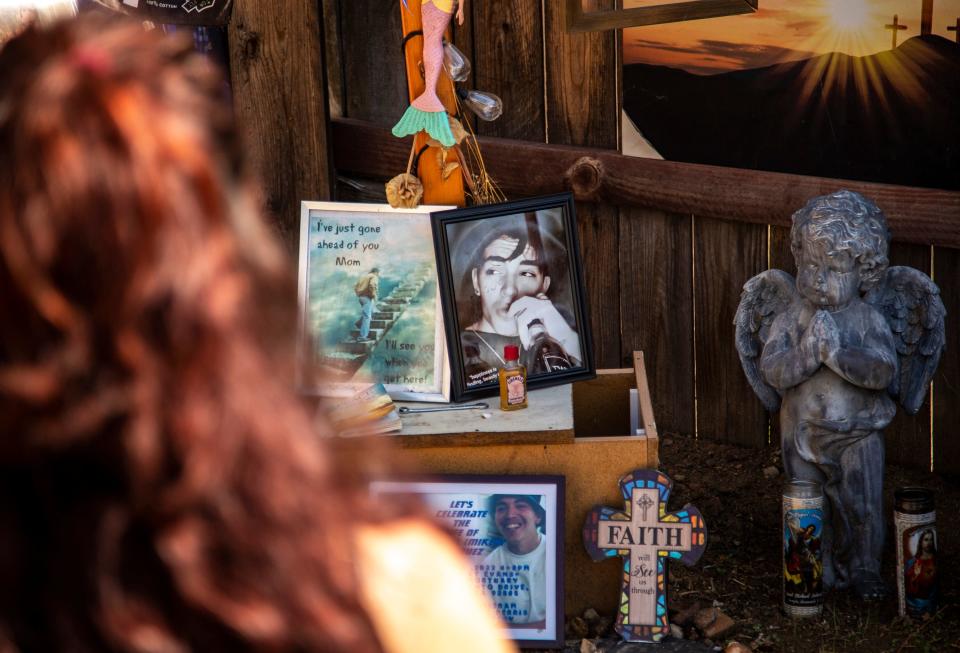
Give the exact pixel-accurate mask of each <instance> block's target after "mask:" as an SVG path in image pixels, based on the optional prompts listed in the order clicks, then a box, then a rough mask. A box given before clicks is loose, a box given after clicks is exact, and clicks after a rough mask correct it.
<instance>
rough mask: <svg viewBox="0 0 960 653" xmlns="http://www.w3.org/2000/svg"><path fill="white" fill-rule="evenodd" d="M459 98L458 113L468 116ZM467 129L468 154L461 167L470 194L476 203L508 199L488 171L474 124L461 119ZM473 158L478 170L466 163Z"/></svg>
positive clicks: (489, 202)
mask: <svg viewBox="0 0 960 653" xmlns="http://www.w3.org/2000/svg"><path fill="white" fill-rule="evenodd" d="M456 100H457V113H458V114H459V115H460V116H466V114H465V112H464V110H463V105H462V104H460V98H456ZM461 122H462V123H463V125H464V127H465V128H466V130H467V133H468V137H467V138H466V139H465V141H466V143H467V152H468V156H466V155H461V164H460V165H461V167H462V168H463V171H464V179H469V181H468V182H467V186H468V187H469V188H470V195H471V197H473V202H474V204H494V203H496V202H503V201H506V199H507V198H506V196H505V195H504V194H503V192H502V191H501V190H500V188H499V186H497V183H496V182H495V181H494V180H493V178H492V177H491V176H490V174H489V173H488V172H487V167H486V165H484V163H483V154H482V153H481V152H480V144H479V142H478V141H477V135H476V133H475V132H474V131H473V125H471V124H470V121H469V120H466V118H464V120H462V121H461ZM468 158H469V159H471V160H472V161H473V162H474V163H475V164H476V169H477V172H476V173H474V172H473V167H472V166H468V165H466V159H468Z"/></svg>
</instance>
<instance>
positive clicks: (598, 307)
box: [577, 202, 633, 368]
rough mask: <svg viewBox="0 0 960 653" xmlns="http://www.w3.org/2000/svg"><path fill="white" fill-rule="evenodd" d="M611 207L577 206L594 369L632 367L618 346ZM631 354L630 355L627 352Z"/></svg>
mask: <svg viewBox="0 0 960 653" xmlns="http://www.w3.org/2000/svg"><path fill="white" fill-rule="evenodd" d="M618 217H619V213H618V212H617V207H615V206H602V205H596V204H588V203H584V202H578V203H577V226H578V237H579V238H580V256H581V260H582V261H583V276H584V285H585V286H586V293H587V304H588V307H589V310H590V328H591V333H592V334H593V355H594V360H595V361H596V363H597V367H598V368H604V367H606V368H620V367H629V366H632V365H633V358H632V356H630V357H627V358H625V357H624V356H623V355H622V352H621V347H620V283H621V280H620V270H619V268H618V266H617V229H616V225H617V220H618ZM631 353H632V352H631Z"/></svg>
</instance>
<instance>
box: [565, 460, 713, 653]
mask: <svg viewBox="0 0 960 653" xmlns="http://www.w3.org/2000/svg"><path fill="white" fill-rule="evenodd" d="M672 487H673V482H672V481H671V480H670V478H669V477H667V476H666V475H665V474H663V473H661V472H658V471H656V470H649V469H640V470H635V471H633V472H631V473H629V474H627V475H626V476H624V477H623V478H621V479H620V488H621V491H622V493H623V498H624V501H625V502H626V508H625V509H624V510H622V511H616V510H613V509H611V508H606V507H603V506H596V507H594V508H593V509H592V510H591V511H590V514H589V515H588V516H587V521H586V523H585V524H584V528H583V541H584V545H585V546H586V548H587V552H588V553H589V554H590V557H591V558H593V559H594V560H602V559H604V558H610V557H614V556H622V557H623V558H624V561H623V587H622V592H621V600H620V610H619V612H618V614H617V624H616V630H617V632H618V633H620V635H621V636H622V637H623V638H624V639H626V640H629V641H646V642H656V641H659V640H660V639H662V638H663V637H664V635H666V634H668V633H669V632H670V624H669V622H668V621H667V568H666V560H667V559H669V558H673V559H675V560H680V561H681V562H683V563H684V564H686V565H692V564H694V563H695V562H696V561H697V560H699V558H700V556H701V555H702V554H703V551H704V549H705V547H706V537H707V530H706V524H705V523H704V521H703V517H702V516H701V515H700V512H699V511H698V510H697V509H696V508H694V507H692V506H689V505H687V506H684V507H683V510H681V511H679V512H677V513H668V512H667V499H668V497H669V496H670V490H671V488H672Z"/></svg>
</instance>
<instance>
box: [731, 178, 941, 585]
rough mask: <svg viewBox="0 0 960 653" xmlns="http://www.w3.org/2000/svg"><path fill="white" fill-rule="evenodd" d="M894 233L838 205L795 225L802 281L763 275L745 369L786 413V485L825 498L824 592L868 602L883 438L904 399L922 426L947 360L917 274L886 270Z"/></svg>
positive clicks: (845, 201) (824, 205) (849, 196)
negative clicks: (816, 489) (921, 413)
mask: <svg viewBox="0 0 960 653" xmlns="http://www.w3.org/2000/svg"><path fill="white" fill-rule="evenodd" d="M888 240H889V234H888V231H887V225H886V219H885V218H884V216H883V213H882V212H881V211H880V209H879V208H878V207H877V206H876V205H875V204H874V203H873V202H871V201H870V200H868V199H866V198H864V197H863V196H861V195H858V194H857V193H853V192H850V191H839V192H837V193H834V194H832V195H824V196H821V197H816V198H814V199H812V200H810V201H809V202H808V203H807V205H806V206H805V207H804V208H802V209H801V210H799V211H797V212H796V213H795V214H794V215H793V227H792V229H791V231H790V241H791V250H792V251H793V256H794V258H795V260H796V263H797V271H798V272H797V279H796V280H794V278H793V277H791V276H790V275H789V274H787V273H786V272H783V271H782V270H767V271H766V272H762V273H760V274H758V275H757V276H755V277H754V278H752V279H750V280H749V281H748V282H747V283H746V284H745V285H744V288H743V295H742V297H741V300H740V306H739V307H738V309H737V314H736V318H735V320H734V323H735V325H736V346H737V351H738V353H739V354H740V362H741V363H742V365H743V370H744V372H745V373H746V375H747V379H748V380H749V381H750V385H751V386H752V387H753V389H754V391H755V392H756V393H757V395H758V396H759V397H760V399H761V401H763V403H764V406H766V408H767V409H768V410H770V411H771V412H773V411H776V410H777V409H779V410H780V432H781V438H782V442H781V448H782V457H783V464H784V468H785V472H786V474H787V476H788V477H791V478H797V479H802V480H809V481H815V482H818V483H820V484H822V485H823V489H824V494H825V496H826V498H827V501H826V502H825V508H824V529H823V582H824V585H825V586H826V587H836V588H845V587H852V588H853V590H854V591H855V592H856V593H857V594H858V595H859V596H860V597H862V598H866V599H869V598H879V597H881V596H883V595H884V594H885V593H886V587H885V585H884V583H883V581H882V579H881V577H880V558H881V553H882V549H883V540H884V518H883V514H884V513H883V468H884V447H883V429H884V428H885V427H886V426H887V425H888V424H889V423H890V421H891V420H892V419H893V416H894V414H895V413H896V405H895V404H894V401H893V399H891V397H893V398H896V399H898V400H899V401H900V403H901V404H902V405H903V406H904V408H905V409H906V410H907V412H909V413H911V414H912V413H916V412H917V410H919V408H920V405H921V404H922V403H923V400H924V397H925V396H926V392H927V387H928V386H929V383H930V379H931V378H932V377H933V374H934V371H935V370H936V367H937V363H938V362H939V360H940V354H941V352H942V351H943V346H944V322H943V320H944V315H945V312H946V311H945V310H944V308H943V302H942V301H941V300H940V295H939V290H938V289H937V287H936V285H934V283H933V281H931V280H930V278H929V277H928V276H927V275H925V274H923V273H922V272H920V271H918V270H915V269H913V268H907V267H889V261H888V259H887V247H888Z"/></svg>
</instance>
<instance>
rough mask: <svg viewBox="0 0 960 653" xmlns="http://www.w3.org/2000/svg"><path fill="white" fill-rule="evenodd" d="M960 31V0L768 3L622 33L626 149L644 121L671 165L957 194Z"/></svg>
mask: <svg viewBox="0 0 960 653" xmlns="http://www.w3.org/2000/svg"><path fill="white" fill-rule="evenodd" d="M694 1H695V0H694ZM644 4H656V2H653V1H652V0H624V7H625V8H629V7H635V6H643V5H644ZM958 27H960V0H761V1H760V4H759V10H758V11H757V12H756V13H753V14H747V15H741V16H731V17H725V18H713V19H707V20H697V21H690V22H680V23H668V24H663V25H655V26H649V27H634V28H629V29H625V30H624V32H623V62H624V73H623V109H624V113H625V117H626V118H628V120H626V119H625V121H624V123H625V133H624V143H625V146H624V153H626V154H634V153H639V152H636V151H631V149H632V148H631V147H630V146H628V145H626V144H627V143H630V142H633V141H635V140H636V139H632V138H630V136H631V134H629V133H628V132H629V131H630V130H632V129H633V128H634V127H635V128H636V129H637V130H638V131H639V132H640V134H642V136H643V137H644V138H645V139H646V140H647V141H648V142H649V144H650V145H651V146H652V148H653V150H655V152H650V153H649V154H648V155H652V156H656V155H657V154H659V155H660V156H662V157H663V158H665V159H670V160H675V161H686V162H691V163H707V164H713V165H722V166H732V167H737V168H750V169H758V170H771V171H778V172H790V173H797V174H806V175H814V176H818V177H834V178H843V179H855V180H861V181H875V182H884V183H892V184H899V185H907V186H922V187H930V188H944V189H951V190H957V189H960V30H958ZM705 107H709V110H704V108H705Z"/></svg>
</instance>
